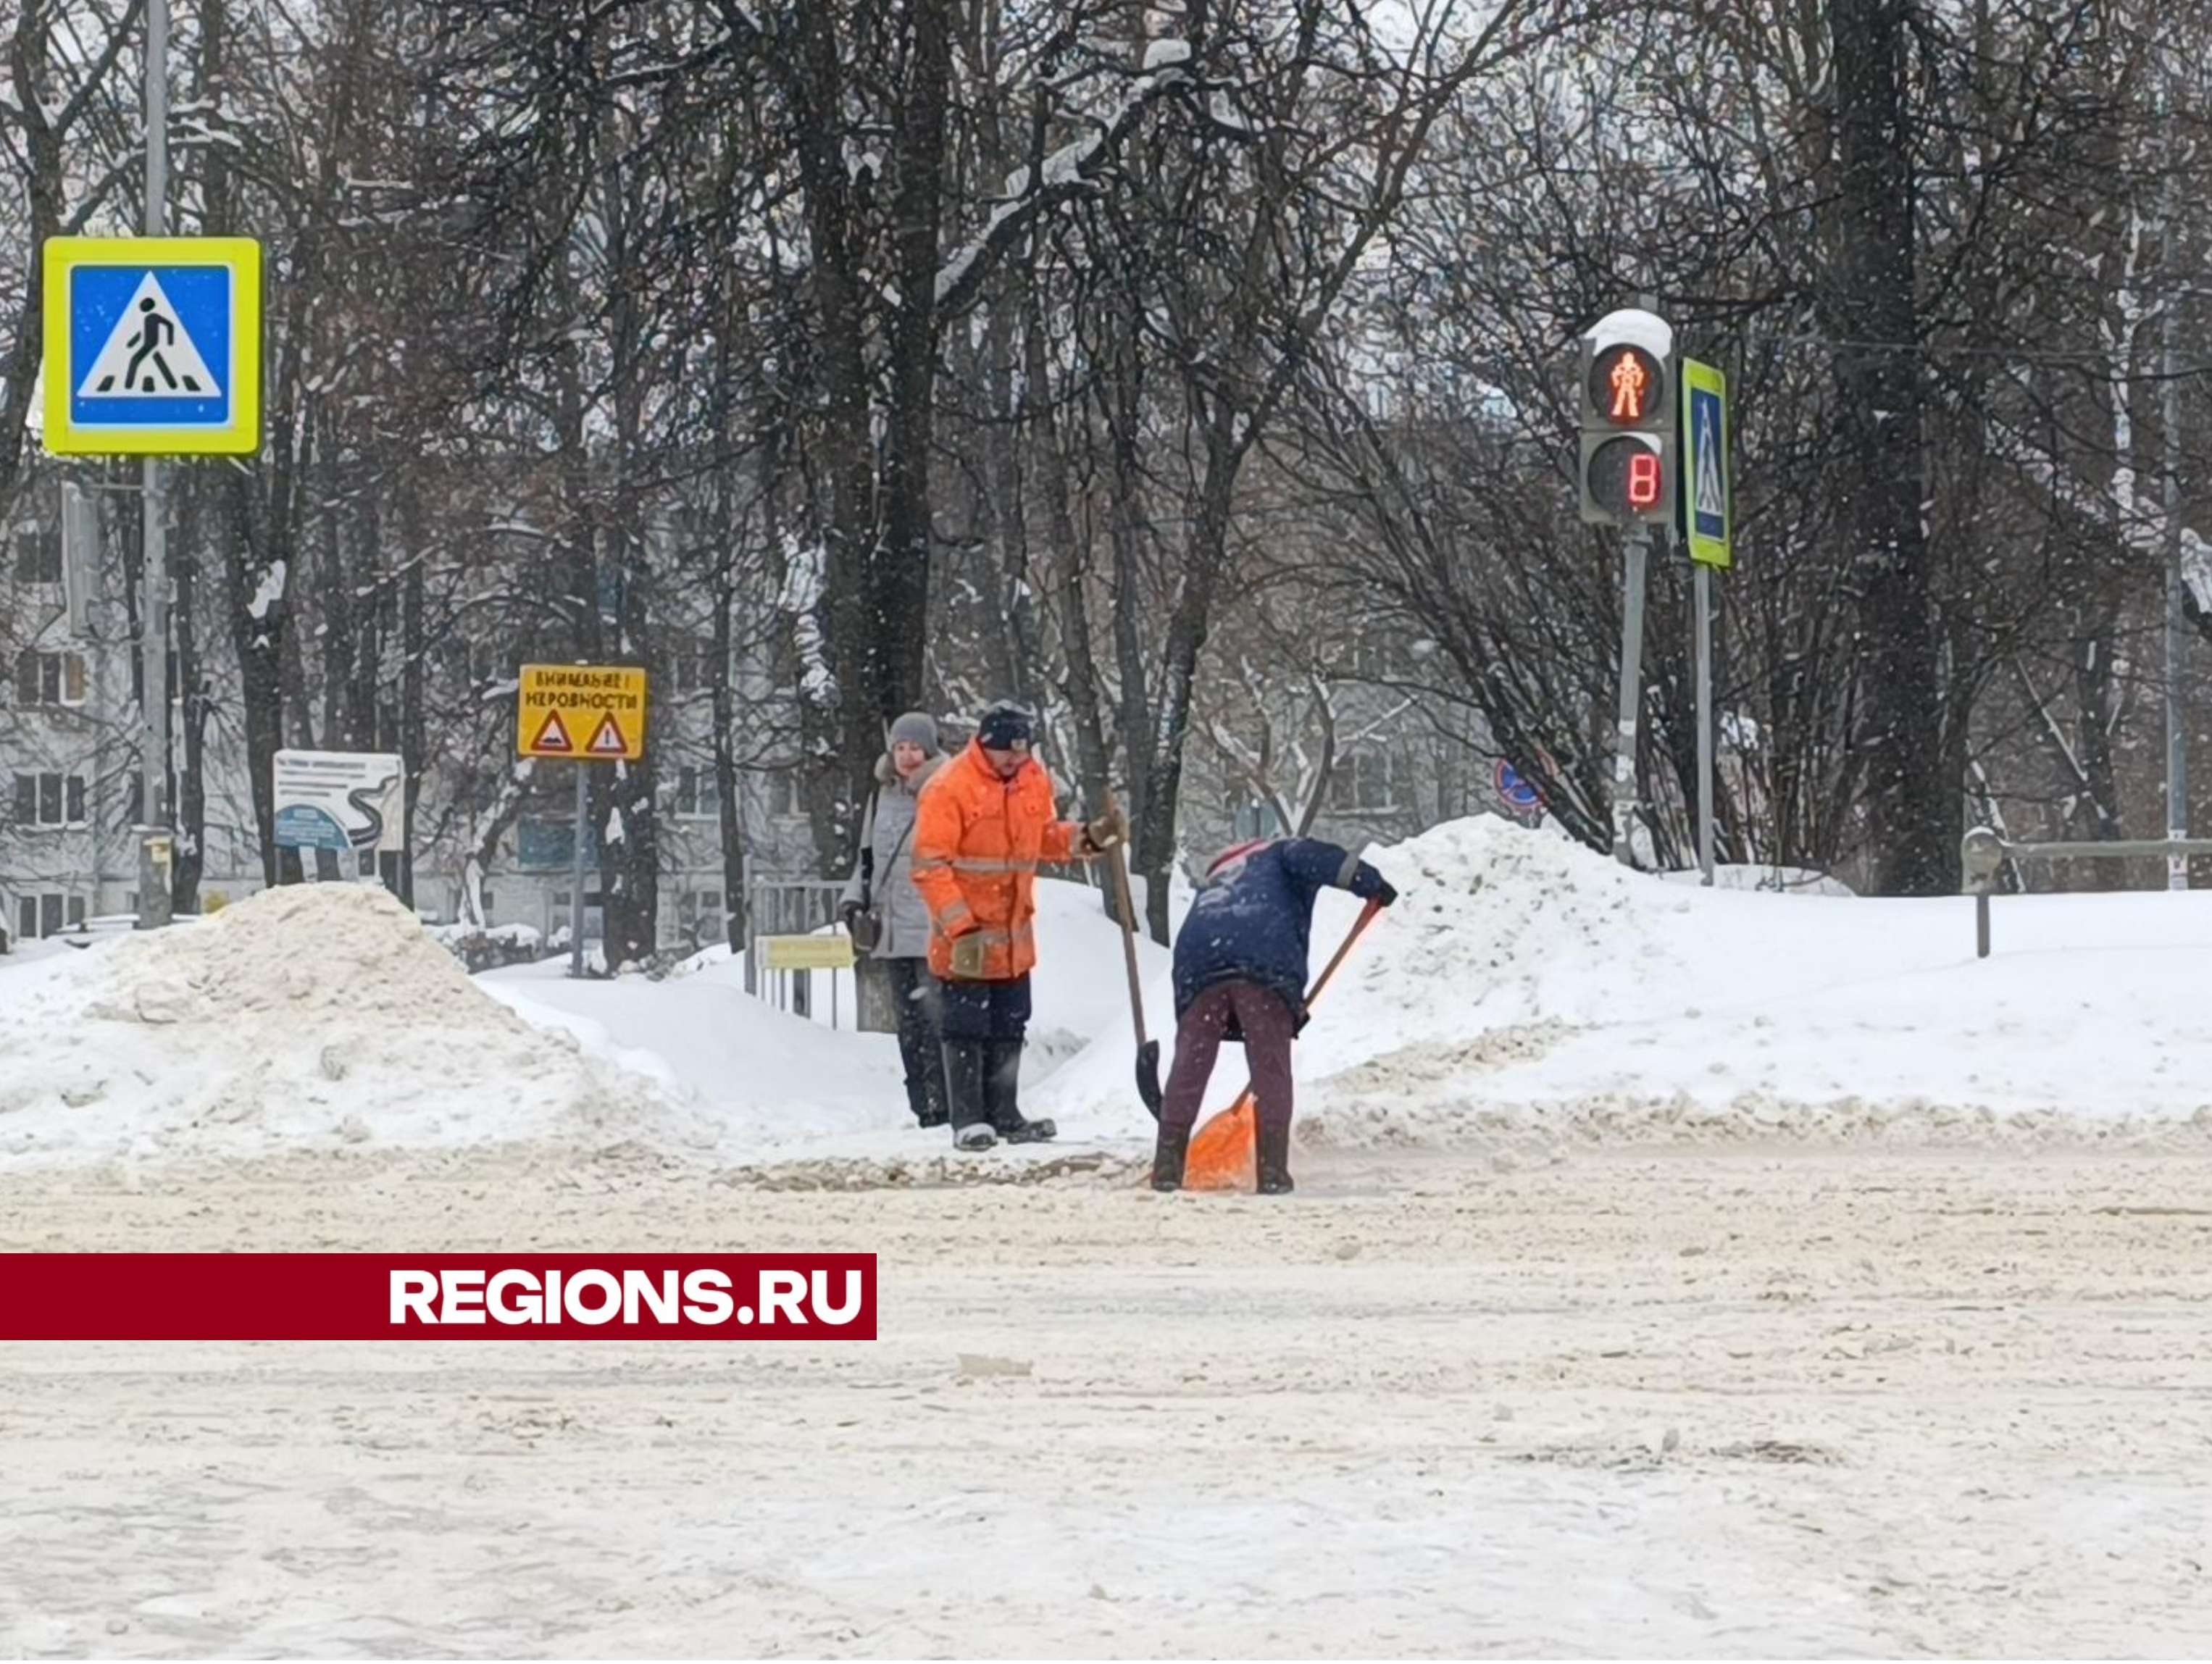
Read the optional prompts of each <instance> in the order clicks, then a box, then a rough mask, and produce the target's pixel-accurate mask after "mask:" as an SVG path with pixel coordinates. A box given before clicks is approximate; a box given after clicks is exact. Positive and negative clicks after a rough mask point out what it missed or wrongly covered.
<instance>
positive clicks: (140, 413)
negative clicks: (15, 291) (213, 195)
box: [45, 237, 261, 456]
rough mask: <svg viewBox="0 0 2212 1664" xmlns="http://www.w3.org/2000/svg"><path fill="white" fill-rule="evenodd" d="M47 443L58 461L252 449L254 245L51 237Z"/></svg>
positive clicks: (256, 362) (257, 437)
mask: <svg viewBox="0 0 2212 1664" xmlns="http://www.w3.org/2000/svg"><path fill="white" fill-rule="evenodd" d="M45 372H46V449H47V450H49V451H51V452H54V453H55V454H56V455H58V456H113V455H123V454H132V455H140V456H191V455H231V456H237V455H250V454H251V453H252V452H255V451H258V450H259V449H260V448H261V245H260V244H258V243H257V242H254V241H253V240H252V239H250V238H245V237H54V238H50V239H48V240H47V242H46V363H45Z"/></svg>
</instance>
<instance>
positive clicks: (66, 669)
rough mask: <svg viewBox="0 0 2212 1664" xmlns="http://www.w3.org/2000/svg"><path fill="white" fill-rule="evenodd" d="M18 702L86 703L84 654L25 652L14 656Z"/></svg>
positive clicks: (43, 703)
mask: <svg viewBox="0 0 2212 1664" xmlns="http://www.w3.org/2000/svg"><path fill="white" fill-rule="evenodd" d="M15 702H16V704H17V705H19V706H21V707H22V708H25V709H28V708H30V707H32V706H33V705H82V704H83V703H84V655H83V654H82V653H23V654H21V655H20V656H19V657H18V658H17V659H16V660H15Z"/></svg>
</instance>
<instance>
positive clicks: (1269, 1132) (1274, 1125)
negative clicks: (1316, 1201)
mask: <svg viewBox="0 0 2212 1664" xmlns="http://www.w3.org/2000/svg"><path fill="white" fill-rule="evenodd" d="M1259 1145H1260V1193H1261V1195H1262V1196H1287V1195H1289V1194H1290V1193H1291V1191H1293V1190H1295V1189H1297V1186H1296V1185H1294V1184H1292V1183H1291V1125H1290V1123H1289V1122H1288V1121H1271V1120H1267V1119H1265V1118H1264V1117H1263V1118H1262V1119H1261V1122H1260V1132H1259Z"/></svg>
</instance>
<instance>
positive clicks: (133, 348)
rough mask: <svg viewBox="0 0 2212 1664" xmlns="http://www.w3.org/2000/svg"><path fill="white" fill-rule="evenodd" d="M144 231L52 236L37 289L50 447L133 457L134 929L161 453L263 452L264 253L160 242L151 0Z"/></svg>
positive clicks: (161, 774) (150, 901)
mask: <svg viewBox="0 0 2212 1664" xmlns="http://www.w3.org/2000/svg"><path fill="white" fill-rule="evenodd" d="M143 100H144V103H143V124H144V128H145V138H146V217H145V227H144V229H145V235H143V237H137V238H95V237H52V238H49V239H47V240H46V246H45V248H44V249H43V251H41V254H40V259H41V262H42V269H43V277H44V283H45V294H46V319H45V331H44V341H43V346H44V362H43V365H42V371H43V378H44V380H45V384H46V434H45V440H46V449H47V450H48V451H49V452H52V453H53V454H54V455H56V456H138V457H141V458H143V463H142V465H141V478H140V487H139V489H140V496H141V501H140V512H141V514H142V516H143V519H142V527H143V532H142V536H143V560H142V561H141V562H140V566H141V568H142V577H141V585H142V593H141V597H140V604H139V610H138V622H139V631H138V662H139V671H140V676H141V678H142V679H141V681H140V683H139V701H138V713H139V740H138V750H139V756H138V768H139V780H140V791H141V800H140V804H139V811H140V812H139V817H138V828H137V831H138V844H139V847H138V920H137V923H138V927H139V928H140V929H142V930H154V929H159V928H160V927H161V926H164V925H167V923H168V922H169V918H170V911H171V905H172V902H171V896H172V891H171V890H170V889H169V885H170V882H171V873H172V868H173V861H172V858H171V854H170V852H171V850H172V849H173V835H174V831H173V824H172V822H173V810H172V807H171V805H170V803H169V801H168V796H169V686H168V683H169V674H168V667H169V652H168V639H169V638H168V632H169V557H168V542H167V531H168V525H167V502H166V501H165V499H164V495H163V491H162V484H163V481H162V470H161V459H162V458H164V457H173V456H191V455H197V454H229V455H252V453H253V452H256V451H258V450H259V449H260V448H261V406H260V368H261V362H260V361H261V328H260V310H261V250H260V246H259V245H258V244H257V243H254V242H252V241H250V240H246V239H243V238H235V237H187V238H172V237H168V236H166V235H164V232H165V231H166V229H167V220H168V196H169V152H168V127H169V6H168V0H147V6H146V52H145V80H144V82H143Z"/></svg>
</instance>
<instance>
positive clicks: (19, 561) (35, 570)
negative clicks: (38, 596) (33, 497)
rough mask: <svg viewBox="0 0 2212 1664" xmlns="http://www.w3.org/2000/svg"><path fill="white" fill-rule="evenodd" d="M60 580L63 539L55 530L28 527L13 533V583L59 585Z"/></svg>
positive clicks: (40, 526)
mask: <svg viewBox="0 0 2212 1664" xmlns="http://www.w3.org/2000/svg"><path fill="white" fill-rule="evenodd" d="M61 580H62V535H61V529H60V528H59V527H58V526H44V525H39V526H27V527H21V528H18V530H17V531H16V533H15V581H16V582H18V583H21V584H58V583H59V582H61Z"/></svg>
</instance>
